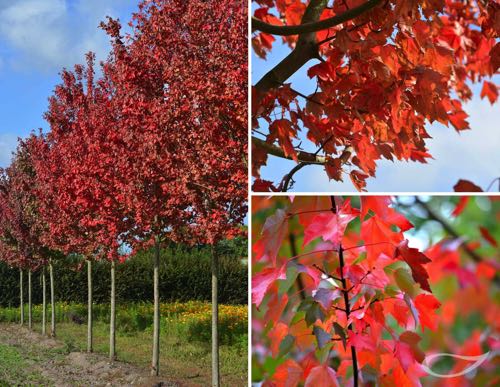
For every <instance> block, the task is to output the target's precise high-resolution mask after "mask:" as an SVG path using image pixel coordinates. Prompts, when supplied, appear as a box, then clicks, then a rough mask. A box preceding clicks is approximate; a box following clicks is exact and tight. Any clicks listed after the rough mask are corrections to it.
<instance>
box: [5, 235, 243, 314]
mask: <svg viewBox="0 0 500 387" xmlns="http://www.w3.org/2000/svg"><path fill="white" fill-rule="evenodd" d="M217 251H218V253H219V256H220V258H219V260H220V276H219V302H220V303H222V304H246V303H247V293H248V292H247V284H248V275H247V268H248V266H247V264H246V259H247V241H246V239H243V238H238V239H234V240H231V241H224V242H222V243H221V244H219V246H218V247H217ZM161 256H162V262H161V266H160V294H161V300H162V301H173V300H177V301H187V300H204V301H210V299H211V271H210V267H211V266H210V265H211V263H210V248H209V247H188V246H183V245H173V246H171V247H168V248H165V249H164V250H163V251H162V255H161ZM152 260H153V251H152V250H147V251H139V252H137V253H136V254H135V255H134V256H132V257H131V258H130V259H129V260H127V261H126V262H125V263H122V264H118V265H117V269H116V292H117V293H116V296H117V303H121V302H140V301H145V302H151V300H152V299H153V266H152ZM54 277H55V293H56V300H57V301H66V302H78V303H84V302H86V301H87V270H86V266H85V265H83V264H82V260H81V259H78V258H77V257H66V258H64V259H62V260H59V261H57V260H56V261H55V263H54ZM32 278H33V279H32V283H33V303H35V304H39V303H41V302H42V287H41V270H39V271H37V272H35V273H33V277H32ZM24 279H25V296H24V297H25V298H24V299H25V302H26V301H27V297H28V295H27V275H25V276H24ZM93 281H94V292H93V293H94V302H95V303H107V302H109V296H110V264H109V263H108V262H96V263H95V264H94V265H93ZM47 291H48V289H47ZM18 304H19V270H17V269H11V268H9V267H8V266H7V265H6V264H5V263H3V262H0V305H1V306H15V305H18Z"/></svg>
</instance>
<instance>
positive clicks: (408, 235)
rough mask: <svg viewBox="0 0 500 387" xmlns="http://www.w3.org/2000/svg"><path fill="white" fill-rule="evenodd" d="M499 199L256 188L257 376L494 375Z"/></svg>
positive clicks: (387, 379) (421, 380) (390, 382)
mask: <svg viewBox="0 0 500 387" xmlns="http://www.w3.org/2000/svg"><path fill="white" fill-rule="evenodd" d="M499 204H500V202H499V201H498V200H497V198H496V197H486V196H483V197H472V196H471V197H462V198H459V197H433V198H429V197H426V198H420V197H388V196H362V197H341V196H316V197H314V196H294V197H283V196H281V197H269V198H266V197H254V198H253V200H252V208H253V214H252V235H253V237H252V244H253V248H252V333H253V335H252V348H253V349H252V381H253V383H254V385H255V386H287V387H291V386H337V385H338V386H449V387H451V386H457V387H458V386H496V385H498V383H499V382H500V379H499V376H498V365H499V360H500V359H499V358H498V343H499V338H500V335H499V334H500V327H499V326H498V321H499V318H500V304H499V302H498V296H499V292H498V291H499V281H498V269H499V268H500V260H499V258H500V257H499V255H498V254H499V253H498V241H499V240H500V228H499V226H498V219H499V218H500V207H499ZM451 213H453V215H452V218H451V219H450V215H451ZM266 246H272V247H271V248H269V249H267V248H266ZM443 354H444V355H443ZM433 357H436V359H434V360H432V359H433ZM468 367H469V368H468ZM451 376H452V377H451Z"/></svg>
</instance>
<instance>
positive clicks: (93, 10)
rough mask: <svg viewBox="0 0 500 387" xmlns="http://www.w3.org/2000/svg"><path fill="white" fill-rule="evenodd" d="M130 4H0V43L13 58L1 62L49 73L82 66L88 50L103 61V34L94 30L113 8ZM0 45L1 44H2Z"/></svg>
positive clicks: (35, 0) (90, 0)
mask: <svg viewBox="0 0 500 387" xmlns="http://www.w3.org/2000/svg"><path fill="white" fill-rule="evenodd" d="M136 3H137V1H132V0H121V1H118V0H112V1H97V0H78V1H77V2H73V1H71V2H70V1H68V0H13V1H6V0H0V43H3V44H6V45H7V46H8V47H10V48H11V49H12V52H13V53H14V55H13V56H12V57H9V58H5V57H4V58H3V59H4V62H7V61H8V63H9V64H10V66H12V67H14V68H18V69H19V68H20V69H26V68H28V69H32V68H33V67H35V68H36V69H38V70H46V71H52V70H54V69H57V70H59V69H60V68H61V67H71V66H72V65H73V64H74V63H82V62H84V54H85V52H87V51H89V50H91V51H94V52H96V53H97V54H98V58H100V59H104V58H105V55H106V52H107V50H108V39H107V37H106V34H105V33H104V32H103V31H101V30H100V29H99V28H98V26H99V23H100V21H102V20H104V19H105V17H106V16H107V15H111V16H116V12H115V9H116V8H117V7H126V6H129V5H132V4H136ZM2 41H3V42H2Z"/></svg>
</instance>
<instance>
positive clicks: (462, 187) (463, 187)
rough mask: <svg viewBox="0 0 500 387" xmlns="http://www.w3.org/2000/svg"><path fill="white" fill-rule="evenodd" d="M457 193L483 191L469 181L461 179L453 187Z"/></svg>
mask: <svg viewBox="0 0 500 387" xmlns="http://www.w3.org/2000/svg"><path fill="white" fill-rule="evenodd" d="M453 190H454V191H455V192H483V190H482V189H481V188H480V187H478V186H477V185H475V184H474V183H472V182H471V181H469V180H463V179H460V180H459V181H458V182H457V184H455V185H454V186H453Z"/></svg>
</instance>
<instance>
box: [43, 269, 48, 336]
mask: <svg viewBox="0 0 500 387" xmlns="http://www.w3.org/2000/svg"><path fill="white" fill-rule="evenodd" d="M46 325H47V281H46V279H45V266H44V267H43V268H42V335H44V336H45V335H46V334H47V329H46Z"/></svg>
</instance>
